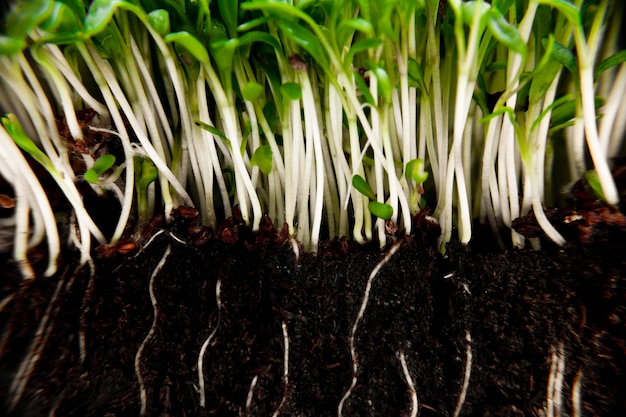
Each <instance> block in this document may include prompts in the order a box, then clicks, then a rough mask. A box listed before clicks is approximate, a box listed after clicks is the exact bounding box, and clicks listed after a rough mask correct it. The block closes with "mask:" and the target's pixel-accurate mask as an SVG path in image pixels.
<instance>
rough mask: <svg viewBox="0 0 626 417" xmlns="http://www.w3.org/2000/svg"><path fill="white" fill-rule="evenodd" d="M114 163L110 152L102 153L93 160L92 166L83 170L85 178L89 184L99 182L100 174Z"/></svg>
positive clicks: (113, 157)
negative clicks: (85, 170)
mask: <svg viewBox="0 0 626 417" xmlns="http://www.w3.org/2000/svg"><path fill="white" fill-rule="evenodd" d="M113 164H115V156H113V155H111V154H106V155H102V156H101V157H99V158H98V159H96V161H95V162H94V164H93V166H92V167H91V168H89V169H88V170H87V172H85V180H86V181H87V182H89V183H91V184H98V183H99V182H100V175H102V174H103V173H104V172H105V171H106V170H107V169H109V168H111V167H112V166H113Z"/></svg>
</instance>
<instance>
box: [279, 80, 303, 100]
mask: <svg viewBox="0 0 626 417" xmlns="http://www.w3.org/2000/svg"><path fill="white" fill-rule="evenodd" d="M280 92H281V93H282V94H283V97H285V99H286V100H300V97H302V87H300V84H298V83H285V84H283V85H281V86H280Z"/></svg>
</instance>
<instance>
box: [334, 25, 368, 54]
mask: <svg viewBox="0 0 626 417" xmlns="http://www.w3.org/2000/svg"><path fill="white" fill-rule="evenodd" d="M357 30H358V31H359V32H363V33H364V34H365V35H366V36H367V37H368V38H374V27H373V26H372V24H371V23H370V22H368V21H367V20H365V19H362V18H356V19H348V20H343V21H341V22H340V23H339V25H338V26H337V45H338V46H339V47H340V48H342V47H343V46H344V45H345V44H346V43H347V41H348V39H349V38H350V36H352V35H353V34H354V32H355V31H357Z"/></svg>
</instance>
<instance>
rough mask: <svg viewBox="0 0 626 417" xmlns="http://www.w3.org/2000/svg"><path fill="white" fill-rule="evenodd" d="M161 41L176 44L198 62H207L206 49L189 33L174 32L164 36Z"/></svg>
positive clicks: (207, 54)
mask: <svg viewBox="0 0 626 417" xmlns="http://www.w3.org/2000/svg"><path fill="white" fill-rule="evenodd" d="M163 40H164V41H165V42H167V43H172V42H174V43H176V44H177V45H180V46H182V47H184V48H185V49H187V51H189V52H190V53H191V54H192V55H193V56H194V57H195V58H196V59H197V60H198V61H200V62H201V63H203V64H206V63H208V62H209V53H208V52H207V50H206V48H205V47H204V45H203V44H202V42H200V41H199V40H198V38H196V37H194V36H193V35H192V34H191V33H189V32H174V33H170V34H169V35H167V36H165V37H164V38H163Z"/></svg>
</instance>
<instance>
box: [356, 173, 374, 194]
mask: <svg viewBox="0 0 626 417" xmlns="http://www.w3.org/2000/svg"><path fill="white" fill-rule="evenodd" d="M352 186H353V187H354V188H355V189H356V190H357V191H358V192H360V193H361V194H363V195H364V196H366V197H367V198H369V199H370V200H376V195H375V194H374V191H372V187H370V185H369V184H368V183H367V182H366V181H365V179H364V178H363V177H362V176H360V175H355V176H354V177H352Z"/></svg>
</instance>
